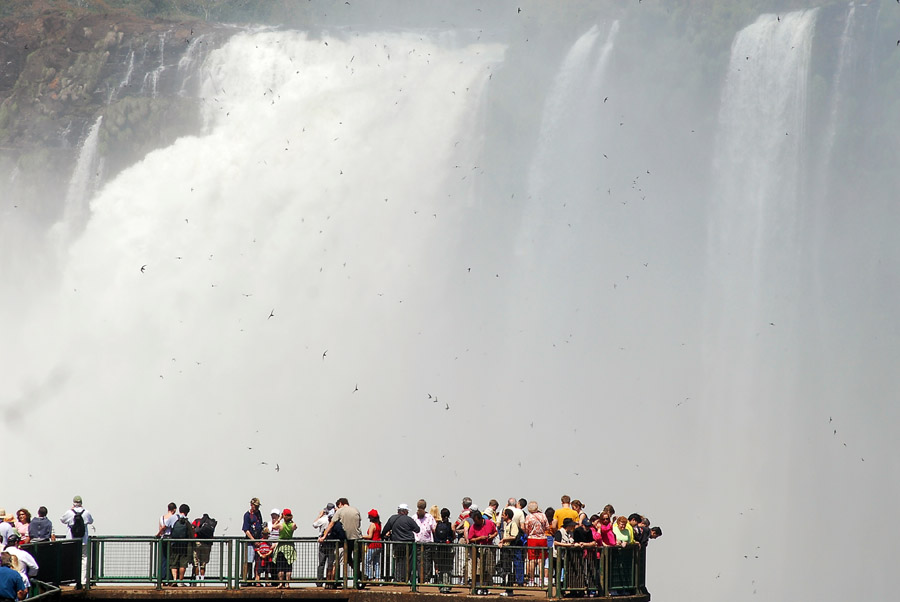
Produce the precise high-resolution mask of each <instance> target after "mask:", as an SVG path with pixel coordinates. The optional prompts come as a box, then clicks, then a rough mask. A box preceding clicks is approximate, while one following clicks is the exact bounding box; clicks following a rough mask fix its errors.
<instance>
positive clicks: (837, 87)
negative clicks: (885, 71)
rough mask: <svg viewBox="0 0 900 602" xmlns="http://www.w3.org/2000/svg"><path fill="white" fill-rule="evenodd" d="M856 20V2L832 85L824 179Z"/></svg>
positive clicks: (851, 55) (849, 12)
mask: <svg viewBox="0 0 900 602" xmlns="http://www.w3.org/2000/svg"><path fill="white" fill-rule="evenodd" d="M855 22H856V4H855V3H852V2H851V3H850V6H849V7H848V9H847V19H846V21H845V22H844V30H843V32H841V39H840V45H839V49H838V59H837V69H836V71H835V74H834V80H833V84H832V86H831V100H830V102H829V104H828V118H827V123H826V126H825V135H824V142H823V144H822V159H821V165H822V171H821V173H820V174H819V177H818V178H817V179H818V180H819V181H823V180H824V177H825V174H826V172H827V170H828V168H829V166H830V163H831V154H832V151H833V150H834V140H835V137H836V136H837V127H838V116H839V113H840V109H841V99H842V93H843V89H842V88H843V81H844V78H845V77H846V76H847V72H848V70H849V68H850V66H851V63H852V61H853V58H854V55H855V48H854V41H855V40H854V37H853V35H852V34H853V29H854V24H855Z"/></svg>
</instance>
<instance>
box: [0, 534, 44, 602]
mask: <svg viewBox="0 0 900 602" xmlns="http://www.w3.org/2000/svg"><path fill="white" fill-rule="evenodd" d="M18 546H19V535H18V534H15V535H10V536H9V543H8V545H7V546H6V551H7V552H9V554H10V555H11V556H15V557H16V558H18V559H19V574H20V575H22V581H24V582H25V589H28V588H29V587H31V579H32V577H36V576H37V574H38V568H39V567H38V563H37V561H36V560H35V559H34V556H32V555H31V554H29V553H28V552H26V551H25V550H20V549H19V547H18Z"/></svg>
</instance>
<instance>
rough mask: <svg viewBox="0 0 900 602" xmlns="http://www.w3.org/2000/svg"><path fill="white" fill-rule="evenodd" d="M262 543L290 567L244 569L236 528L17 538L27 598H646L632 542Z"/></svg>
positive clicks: (366, 601)
mask: <svg viewBox="0 0 900 602" xmlns="http://www.w3.org/2000/svg"><path fill="white" fill-rule="evenodd" d="M257 543H258V542H257ZM268 543H269V544H271V545H272V546H278V545H281V546H287V547H289V548H292V549H293V556H294V560H293V562H291V563H290V564H289V565H288V566H287V567H280V568H286V569H287V570H286V571H285V572H286V573H288V575H287V577H285V578H283V579H282V580H278V579H277V578H275V577H277V573H269V572H267V571H266V568H267V567H266V566H263V573H262V575H263V578H262V579H261V580H259V581H257V580H256V579H255V578H248V577H247V575H248V574H252V573H247V558H248V555H249V553H250V551H251V550H252V549H253V548H252V547H251V546H252V544H253V542H252V541H251V540H247V539H243V538H236V537H215V538H212V539H207V540H200V539H191V540H175V539H170V538H157V537H144V536H139V537H135V536H96V537H91V538H90V539H89V543H88V545H87V546H82V544H81V541H80V540H71V539H65V540H58V541H55V542H39V543H31V544H27V545H25V546H22V548H23V549H25V550H27V551H29V552H30V553H31V554H32V555H33V556H34V557H35V559H36V560H37V562H38V564H39V565H40V572H39V574H38V576H37V577H36V578H35V579H34V581H35V587H34V588H33V591H32V596H31V597H32V598H33V599H40V598H44V599H46V600H51V599H59V598H67V599H70V600H72V601H73V602H74V600H75V599H76V598H78V599H84V600H118V599H126V598H127V599H146V600H157V599H159V600H167V599H168V600H174V599H199V600H220V599H223V600H231V599H234V600H238V599H241V600H280V599H284V598H291V599H298V600H302V599H307V600H346V601H348V602H413V600H415V601H418V602H438V600H440V599H446V598H447V597H465V598H470V597H471V598H473V599H478V598H489V597H500V596H503V597H516V598H521V599H528V600H530V599H535V600H537V599H547V598H564V597H565V598H575V597H584V598H599V599H601V600H603V599H606V600H618V601H627V602H649V600H650V594H649V593H647V591H646V588H645V587H644V575H645V566H644V563H645V554H643V553H642V550H641V548H640V546H636V545H634V546H627V547H590V546H586V547H561V546H557V547H555V548H543V547H539V548H534V547H529V548H526V547H513V546H503V547H498V546H486V545H472V544H420V543H413V542H392V541H380V542H378V544H379V547H375V548H370V547H369V546H370V544H371V543H372V542H370V541H368V540H356V541H355V542H352V541H340V542H339V541H335V540H331V541H326V542H324V543H319V542H318V540H317V539H315V538H295V539H292V540H286V541H275V540H271V541H269V542H268ZM285 549H286V550H287V549H288V548H285ZM185 557H187V558H189V559H190V560H188V562H185V560H184V559H185ZM204 560H205V562H204ZM170 561H171V562H172V563H173V566H174V565H179V566H183V565H185V564H188V566H187V568H186V572H185V578H184V579H183V580H175V579H174V578H173V575H172V573H171V569H169V568H168V566H167V565H168V563H169V562H170ZM189 563H190V564H189ZM200 566H202V567H203V571H202V573H201V570H200ZM201 574H202V578H201ZM278 586H281V587H278Z"/></svg>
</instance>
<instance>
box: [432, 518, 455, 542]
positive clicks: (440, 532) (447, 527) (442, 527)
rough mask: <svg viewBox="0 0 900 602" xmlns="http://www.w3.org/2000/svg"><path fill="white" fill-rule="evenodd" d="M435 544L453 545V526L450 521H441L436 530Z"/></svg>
mask: <svg viewBox="0 0 900 602" xmlns="http://www.w3.org/2000/svg"><path fill="white" fill-rule="evenodd" d="M434 542H435V543H453V525H451V524H450V521H441V522H439V523H438V524H437V527H435V528H434Z"/></svg>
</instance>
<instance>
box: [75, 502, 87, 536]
mask: <svg viewBox="0 0 900 602" xmlns="http://www.w3.org/2000/svg"><path fill="white" fill-rule="evenodd" d="M72 512H73V513H74V514H75V517H74V518H73V519H72V527H71V531H72V539H79V538H81V537H84V533H85V531H86V530H87V528H86V527H85V526H84V517H83V516H81V515H82V514H84V510H82V511H81V512H79V511H78V510H75V509H74V508H72Z"/></svg>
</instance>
